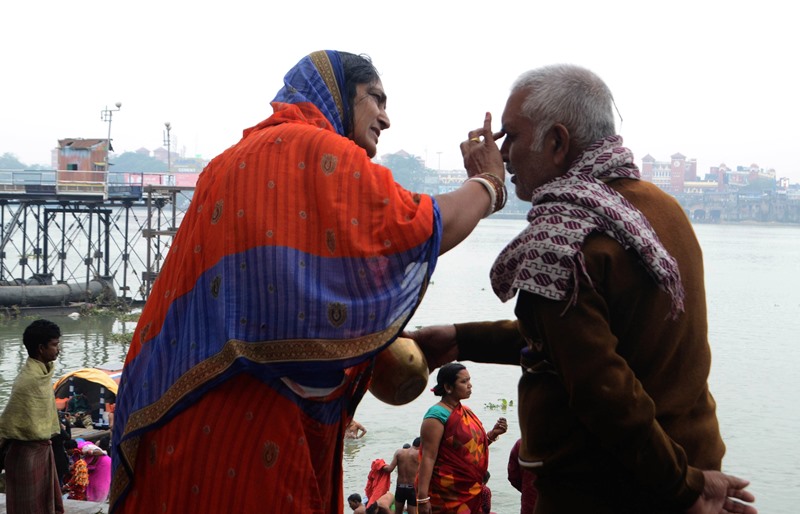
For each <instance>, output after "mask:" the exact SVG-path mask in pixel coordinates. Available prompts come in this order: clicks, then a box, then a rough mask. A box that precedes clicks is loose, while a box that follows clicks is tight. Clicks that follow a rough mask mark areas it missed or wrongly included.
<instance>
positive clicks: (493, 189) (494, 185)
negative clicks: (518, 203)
mask: <svg viewBox="0 0 800 514" xmlns="http://www.w3.org/2000/svg"><path fill="white" fill-rule="evenodd" d="M470 181H472V182H477V183H479V184H480V185H482V186H483V187H484V188H485V189H486V192H487V193H489V208H488V209H487V210H486V214H484V215H483V217H484V218H486V217H489V216H490V215H491V214H493V213H495V212H497V211H499V210H500V209H502V208H503V207H504V206H505V205H506V199H507V198H508V191H507V189H506V184H505V182H503V180H502V179H500V178H499V177H498V176H496V175H493V174H491V173H481V174H479V175H475V176H474V177H470V178H468V179H467V182H470Z"/></svg>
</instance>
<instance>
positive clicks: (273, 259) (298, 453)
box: [111, 51, 442, 514]
mask: <svg viewBox="0 0 800 514" xmlns="http://www.w3.org/2000/svg"><path fill="white" fill-rule="evenodd" d="M343 83H344V82H343V71H342V66H341V63H340V61H339V56H338V54H337V53H336V52H330V51H323V52H315V53H314V54H311V55H310V56H307V57H306V58H304V59H303V60H301V61H300V63H298V65H297V66H295V68H293V69H292V70H291V71H290V72H289V73H288V74H287V75H286V77H285V85H284V87H283V89H282V90H281V91H280V92H279V93H278V96H277V97H276V98H275V100H274V101H273V103H272V106H273V110H274V114H273V115H272V116H271V117H270V118H269V119H267V120H265V121H264V122H262V123H260V124H259V125H257V126H255V127H253V128H250V129H248V130H246V131H245V132H244V136H243V138H242V140H241V141H240V142H239V143H238V144H236V145H234V146H232V147H231V148H229V149H228V150H227V151H225V152H224V153H222V154H221V155H220V156H218V157H216V158H215V159H213V160H212V161H211V162H210V163H209V165H208V166H207V167H206V169H205V170H204V172H203V173H202V174H201V176H200V179H199V181H198V184H197V189H196V192H195V195H194V199H193V200H192V203H191V206H190V208H189V211H188V212H187V214H186V216H185V218H184V219H183V221H182V223H181V226H180V229H179V230H178V233H177V235H176V237H175V239H174V244H173V245H172V247H171V249H170V251H169V255H168V256H167V258H166V261H165V262H164V266H163V267H162V269H161V271H160V273H159V276H158V279H157V280H156V282H155V284H154V287H153V289H152V292H151V293H150V296H149V298H148V301H147V304H146V305H145V307H144V310H143V312H142V315H141V318H140V320H139V323H138V325H137V327H136V330H135V332H134V335H133V341H132V343H131V347H130V350H129V352H128V356H127V359H126V362H125V367H124V371H123V376H122V380H121V383H120V388H119V394H118V396H117V404H116V411H115V423H114V432H113V445H112V460H113V466H114V472H113V481H112V488H111V510H112V512H167V513H185V512H192V513H203V512H209V513H211V512H213V513H216V512H237V513H251V512H303V513H320V514H321V513H341V512H342V511H343V507H344V504H345V501H344V497H343V492H342V445H343V442H342V439H343V435H344V430H345V428H346V427H347V425H348V423H349V422H350V420H351V419H352V417H353V414H354V411H355V408H356V406H357V405H358V403H359V401H360V400H361V398H362V396H363V395H364V394H365V392H366V390H367V387H368V386H369V381H370V378H371V372H372V363H373V360H374V356H375V355H376V353H377V352H379V351H380V350H381V349H383V348H385V347H386V346H387V345H388V344H389V343H390V342H391V341H392V340H394V338H395V337H396V336H397V335H398V334H399V332H400V331H401V330H402V329H403V327H404V326H405V324H406V323H407V322H408V320H409V319H410V317H411V315H412V314H413V312H414V310H415V309H416V307H417V305H418V304H419V302H420V300H421V298H422V295H423V294H424V291H425V288H426V286H427V284H428V281H429V278H430V275H431V273H432V272H433V269H434V266H435V264H436V259H437V256H438V253H439V246H440V242H441V231H442V228H441V219H440V216H439V211H438V207H437V206H436V204H435V202H434V201H433V199H432V198H431V197H429V196H425V195H415V194H412V193H410V192H408V191H406V190H404V189H403V188H402V187H400V186H398V185H397V184H396V183H395V182H394V180H393V178H392V175H391V172H390V170H388V169H386V168H384V167H382V166H379V165H377V164H375V163H373V162H371V161H370V159H369V158H368V157H367V155H366V152H365V151H364V150H363V149H362V148H360V147H358V146H357V145H356V144H355V143H353V142H352V141H351V140H349V139H347V138H346V137H345V135H346V132H345V131H346V127H348V126H349V114H348V113H349V106H348V105H347V104H348V102H347V98H345V97H344V96H343V95H342V93H341V91H342V85H343Z"/></svg>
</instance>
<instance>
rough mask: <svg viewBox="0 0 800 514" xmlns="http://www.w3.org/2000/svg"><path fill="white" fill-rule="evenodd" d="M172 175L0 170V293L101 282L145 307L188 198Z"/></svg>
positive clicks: (191, 188) (188, 188) (22, 304)
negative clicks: (7, 288)
mask: <svg viewBox="0 0 800 514" xmlns="http://www.w3.org/2000/svg"><path fill="white" fill-rule="evenodd" d="M172 176H174V174H166V173H163V174H147V173H120V172H112V173H108V174H107V173H106V172H104V171H91V172H90V171H73V170H66V171H64V170H41V171H40V170H0V288H2V286H23V287H25V286H49V285H54V284H80V285H81V286H83V287H85V290H86V291H87V292H88V291H89V290H90V283H91V282H93V281H102V282H103V283H104V284H107V285H108V287H109V288H110V289H111V290H112V291H113V293H114V294H113V295H112V296H114V297H116V298H115V301H119V302H121V303H124V304H125V305H126V306H133V305H137V304H141V303H143V302H144V300H146V299H147V296H148V294H149V292H150V289H151V287H152V284H153V282H154V281H155V279H156V277H157V276H158V272H159V271H160V269H161V265H162V263H163V259H164V257H166V254H167V251H168V249H169V247H170V244H171V241H172V237H173V236H174V235H175V233H176V232H177V228H178V225H179V224H180V220H181V219H182V218H183V214H184V212H185V210H186V209H187V208H188V206H189V202H190V200H191V196H192V194H193V192H194V185H191V186H189V185H184V186H177V185H170V183H172V184H174V180H171V177H172ZM195 179H196V176H195ZM162 182H164V183H162ZM193 183H194V182H193V181H192V184H193ZM29 289H30V288H29ZM25 306H26V305H25V296H23V297H22V298H20V305H18V307H25ZM0 307H2V306H0Z"/></svg>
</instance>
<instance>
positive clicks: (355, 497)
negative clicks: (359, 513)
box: [347, 493, 361, 503]
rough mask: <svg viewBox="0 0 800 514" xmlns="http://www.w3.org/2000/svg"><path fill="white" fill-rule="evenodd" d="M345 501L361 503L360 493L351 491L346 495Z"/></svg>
mask: <svg viewBox="0 0 800 514" xmlns="http://www.w3.org/2000/svg"><path fill="white" fill-rule="evenodd" d="M347 501H349V502H356V503H361V495H360V494H358V493H353V494H351V495H350V496H348V497H347Z"/></svg>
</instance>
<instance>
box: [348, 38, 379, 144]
mask: <svg viewBox="0 0 800 514" xmlns="http://www.w3.org/2000/svg"><path fill="white" fill-rule="evenodd" d="M337 53H338V54H339V58H340V59H341V60H342V69H343V70H344V84H343V85H342V89H343V91H342V93H343V94H344V95H345V96H346V97H347V100H348V105H350V112H349V113H347V114H348V119H349V121H350V123H349V126H348V127H346V130H347V132H348V133H350V131H352V130H353V112H354V100H355V98H356V86H358V85H359V84H372V83H373V82H375V81H377V80H379V79H380V75H379V74H378V70H377V69H376V68H375V65H373V64H372V59H370V58H369V56H368V55H364V54H361V55H356V54H351V53H349V52H340V51H337Z"/></svg>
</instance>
